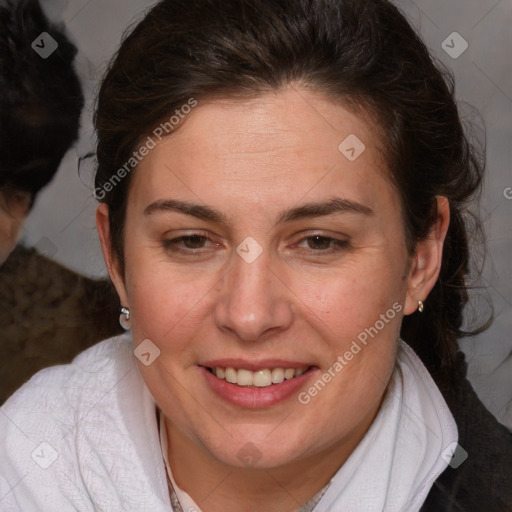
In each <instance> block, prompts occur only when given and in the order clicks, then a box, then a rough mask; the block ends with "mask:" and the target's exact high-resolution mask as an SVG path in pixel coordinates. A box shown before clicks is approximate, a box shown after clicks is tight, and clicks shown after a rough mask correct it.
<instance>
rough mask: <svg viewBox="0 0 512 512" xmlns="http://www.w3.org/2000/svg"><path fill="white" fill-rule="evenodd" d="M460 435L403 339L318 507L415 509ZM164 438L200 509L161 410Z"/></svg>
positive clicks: (185, 503)
mask: <svg viewBox="0 0 512 512" xmlns="http://www.w3.org/2000/svg"><path fill="white" fill-rule="evenodd" d="M457 440H458V432H457V426H456V423H455V420H454V418H453V416H452V414H451V412H450V410H449V408H448V406H447V405H446V402H445V401H444V399H443V397H442V395H441V392H440V391H439V389H438V388H437V386H436V384H435V383H434V381H433V380H432V377H431V376H430V374H429V373H428V371H427V369H426V368H425V366H424V365H423V363H422V362H421V361H420V359H419V358H418V356H417V355H416V354H415V353H414V351H413V350H412V349H411V348H410V347H409V346H408V345H407V344H406V343H405V342H404V341H402V340H400V341H399V346H398V354H397V360H396V365H395V369H394V371H393V374H392V376H391V379H390V382H389V384H388V387H387V390H386V395H385V397H384V400H383V402H382V405H381V408H380V410H379V413H378V414H377V416H376V418H375V420H374V421H373V423H372V425H371V426H370V428H369V429H368V432H367V433H366V434H365V436H364V437H363V439H362V440H361V442H360V443H359V444H358V445H357V447H356V449H355V450H354V451H353V452H352V454H351V455H350V457H349V458H348V459H347V460H346V462H345V463H344V464H343V466H342V467H341V468H340V469H339V470H338V471H337V473H336V474H335V475H334V477H333V479H332V480H331V483H330V485H329V487H328V489H327V491H326V492H325V494H324V495H323V497H322V499H321V500H320V501H319V503H318V504H317V506H316V507H315V509H314V510H315V511H318V512H328V511H332V512H366V511H368V512H377V511H378V512H398V511H407V512H417V511H418V510H419V509H420V507H421V505H422V504H423V502H424V501H425V499H426V497H427V495H428V492H429V491H430V489H431V487H432V485H433V483H434V481H435V480H436V478H437V477H438V476H439V475H440V474H441V473H442V472H443V471H444V470H445V469H446V467H447V466H448V462H447V461H446V460H445V458H443V456H442V454H443V452H444V451H445V449H446V448H447V447H448V446H450V445H452V444H453V443H456V442H457ZM160 443H161V446H162V452H163V457H164V461H165V466H166V469H167V473H168V475H169V479H170V480H171V483H172V485H173V487H174V490H175V492H176V495H177V497H178V499H179V501H180V504H181V506H182V508H183V510H184V511H186V510H195V511H197V512H201V511H200V509H199V507H198V506H197V504H196V503H195V502H194V500H193V499H192V498H191V497H190V496H189V495H188V494H187V493H186V492H185V491H183V490H182V489H181V488H180V487H179V486H178V485H177V484H176V482H175V480H174V478H173V475H172V470H171V467H170V465H169V461H168V459H167V435H166V430H165V422H164V419H163V414H161V415H160Z"/></svg>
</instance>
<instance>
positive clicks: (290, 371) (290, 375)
mask: <svg viewBox="0 0 512 512" xmlns="http://www.w3.org/2000/svg"><path fill="white" fill-rule="evenodd" d="M294 375H295V370H294V369H293V368H286V370H285V371H284V378H285V379H286V380H290V379H293V376H294Z"/></svg>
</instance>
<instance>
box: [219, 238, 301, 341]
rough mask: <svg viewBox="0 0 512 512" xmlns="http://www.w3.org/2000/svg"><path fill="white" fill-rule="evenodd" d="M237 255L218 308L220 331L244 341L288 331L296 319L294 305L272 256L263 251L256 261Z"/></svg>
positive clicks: (224, 284) (225, 282)
mask: <svg viewBox="0 0 512 512" xmlns="http://www.w3.org/2000/svg"><path fill="white" fill-rule="evenodd" d="M241 247H242V249H243V248H244V246H243V244H241ZM245 248H247V247H245ZM239 249H240V248H239ZM237 252H238V254H235V255H234V261H233V266H232V269H231V271H230V272H229V273H228V274H227V275H226V278H225V279H224V283H223V289H222V297H221V300H220V301H219V303H218V305H217V308H216V321H217V324H218V326H219V328H221V329H223V330H228V331H231V332H233V333H236V335H237V336H238V337H239V338H241V339H243V340H257V339H258V338H259V337H261V336H262V335H263V334H264V333H266V332H267V331H269V330H271V329H279V328H280V329H284V328H286V327H287V326H288V325H289V324H290V323H291V320H292V317H291V309H290V304H289V303H288V300H287V295H286V293H285V290H284V289H283V285H282V283H281V282H280V281H279V280H278V279H277V278H276V276H275V274H274V271H273V270H272V263H273V262H272V258H271V255H270V253H269V252H268V251H262V252H261V254H259V255H258V256H257V257H256V258H255V259H250V258H249V259H248V258H244V253H243V252H242V253H240V252H239V251H237Z"/></svg>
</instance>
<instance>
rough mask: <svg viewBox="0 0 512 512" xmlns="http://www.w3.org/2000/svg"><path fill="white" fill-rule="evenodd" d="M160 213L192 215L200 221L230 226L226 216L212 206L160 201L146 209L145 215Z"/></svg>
mask: <svg viewBox="0 0 512 512" xmlns="http://www.w3.org/2000/svg"><path fill="white" fill-rule="evenodd" d="M159 212H179V213H184V214H186V215H192V216H193V217H197V218H198V219H203V220H209V221H211V222H217V223H219V224H228V220H227V218H226V216H225V215H224V214H223V213H221V212H219V211H218V210H215V209H214V208H211V207H210V206H205V205H201V204H194V203H189V202H186V201H177V200H175V199H160V200H158V201H155V202H154V203H151V204H150V205H149V206H147V207H146V208H145V209H144V215H152V214H154V213H159Z"/></svg>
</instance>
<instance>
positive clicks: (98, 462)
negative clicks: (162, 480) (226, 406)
mask: <svg viewBox="0 0 512 512" xmlns="http://www.w3.org/2000/svg"><path fill="white" fill-rule="evenodd" d="M0 413H1V414H0V459H1V460H2V469H1V471H0V496H4V499H3V500H2V507H3V508H2V510H40V509H41V508H40V507H41V505H42V504H44V503H46V501H45V500H47V499H49V500H50V503H52V504H53V508H51V507H50V508H51V509H52V510H53V509H54V510H58V509H62V510H64V509H65V508H66V507H67V509H69V508H70V504H71V503H72V504H73V505H74V507H75V508H74V510H75V509H76V510H91V506H92V503H94V506H98V507H99V505H100V503H101V505H102V506H103V505H105V504H104V503H103V502H102V501H101V500H106V501H105V503H109V504H111V503H110V501H109V500H112V499H114V500H115V497H116V496H117V495H118V493H119V492H120V490H119V486H123V485H128V487H134V485H133V482H129V473H128V472H127V473H126V474H124V473H123V472H124V471H125V469H126V468H125V467H123V465H122V463H124V466H127V464H126V461H127V460H131V461H132V462H133V464H135V465H136V466H139V467H140V468H143V467H144V466H146V465H147V464H148V463H147V460H145V459H144V456H145V454H143V455H142V456H139V455H138V449H139V448H140V444H141V443H145V442H147V443H148V452H151V456H152V457H153V459H154V457H155V449H156V447H157V443H156V441H155V439H153V437H155V435H153V434H147V432H148V431H149V432H153V431H156V428H155V425H154V423H155V419H154V418H152V415H153V417H154V403H153V402H152V399H151V397H150V395H149V392H148V391H147V388H145V386H144V384H143V382H142V379H141V377H140V374H139V372H138V369H137V366H136V364H135V362H134V358H133V357H132V351H131V345H130V344H129V342H128V340H127V338H126V337H124V336H121V337H115V338H111V339H109V340H106V341H103V342H101V343H98V344H97V345H95V346H93V347H91V348H89V349H88V350H86V351H85V352H83V353H81V354H80V355H79V356H77V357H76V358H75V359H74V360H73V362H72V363H71V364H68V365H62V366H55V367H52V368H48V369H45V370H42V371H40V372H38V373H37V374H36V375H35V376H34V377H33V378H32V379H31V380H30V381H29V382H27V383H26V384H25V385H23V386H22V387H21V388H20V389H19V390H18V391H17V392H16V393H15V394H14V395H13V396H12V397H11V398H10V399H9V400H8V401H7V402H6V403H5V404H4V406H2V408H1V409H0ZM132 413H133V414H132ZM134 417H136V419H134ZM144 431H145V432H146V434H145V435H146V438H147V439H144V438H143V434H142V432H144ZM137 444H139V446H137ZM156 460H158V459H156ZM132 471H133V474H134V477H136V476H137V477H140V478H141V486H142V490H141V491H140V492H139V490H137V492H138V493H139V494H140V496H143V495H144V494H145V493H144V491H143V489H144V478H145V476H146V475H145V474H142V475H141V474H137V471H138V470H133V468H132ZM140 471H142V469H140ZM152 476H153V477H154V478H155V481H156V482H157V483H158V479H157V478H156V477H155V475H152ZM157 476H158V475H157ZM148 485H150V483H148ZM123 491H124V488H123ZM153 492H154V491H153ZM91 494H93V495H96V496H98V499H99V500H100V501H99V502H96V501H94V502H93V501H92V498H91ZM132 495H133V491H132ZM126 496H127V498H126V499H130V493H129V492H127V494H126ZM119 499H121V498H119ZM123 499H124V498H123ZM133 499H134V500H137V499H138V498H137V496H133ZM52 500H53V501H52ZM123 503H124V502H123ZM115 506H121V504H120V502H119V503H118V502H115ZM38 507H39V508H38ZM60 507H65V508H60ZM123 507H124V509H125V510H130V507H129V506H128V505H127V504H123ZM50 508H48V510H49V509H50ZM100 508H101V507H100ZM107 508H108V507H107ZM101 509H103V508H101ZM112 510H113V509H112ZM132 510H135V509H132Z"/></svg>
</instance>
